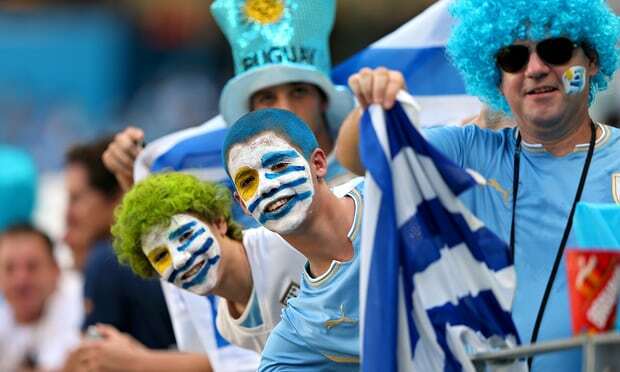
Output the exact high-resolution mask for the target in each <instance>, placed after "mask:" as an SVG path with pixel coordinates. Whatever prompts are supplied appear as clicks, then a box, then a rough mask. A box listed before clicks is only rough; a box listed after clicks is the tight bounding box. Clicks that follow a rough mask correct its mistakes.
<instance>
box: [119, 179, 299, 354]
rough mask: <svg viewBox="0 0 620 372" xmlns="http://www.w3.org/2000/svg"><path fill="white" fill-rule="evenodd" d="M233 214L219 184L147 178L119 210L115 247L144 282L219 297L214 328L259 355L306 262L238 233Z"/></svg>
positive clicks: (273, 241) (276, 239) (257, 235)
mask: <svg viewBox="0 0 620 372" xmlns="http://www.w3.org/2000/svg"><path fill="white" fill-rule="evenodd" d="M230 208H231V198H230V193H229V191H228V190H227V189H226V188H225V187H224V186H222V185H219V184H215V183H210V182H202V181H200V180H198V179H197V178H195V177H194V176H191V175H188V174H182V173H163V174H156V175H152V176H150V177H148V178H147V179H145V180H143V181H142V182H139V183H138V184H136V185H135V186H134V187H133V188H132V189H131V191H129V192H128V193H127V194H126V195H125V196H124V198H123V200H122V202H121V204H120V205H119V207H118V208H117V210H116V222H115V224H114V226H113V227H112V235H113V236H114V249H115V251H116V254H117V257H118V259H119V261H120V262H122V263H125V264H127V265H129V266H130V267H131V269H132V270H133V271H134V272H135V273H136V274H138V275H140V276H142V277H157V276H159V277H160V278H161V279H162V280H163V281H166V282H169V283H171V284H173V285H174V286H176V287H179V288H183V289H185V290H188V291H190V292H192V293H194V294H196V295H199V296H208V295H217V296H220V297H221V298H222V299H223V300H222V301H219V304H218V314H217V324H218V330H219V331H220V332H221V333H222V335H223V336H224V337H226V338H227V339H228V340H230V341H231V342H232V343H233V344H236V345H238V346H242V347H245V348H249V349H253V350H255V351H258V352H260V351H262V348H263V346H264V343H265V341H266V339H267V336H268V335H269V332H270V331H271V329H272V328H273V327H274V326H275V324H277V322H278V321H279V320H280V311H281V310H282V307H283V306H284V305H285V304H286V296H285V295H286V293H289V292H290V289H291V288H296V287H297V286H298V284H297V282H298V280H299V277H300V275H301V271H302V268H303V262H304V259H303V256H301V255H300V254H299V253H297V252H296V251H295V250H293V249H292V248H291V247H290V246H289V245H288V244H287V243H286V242H285V241H284V240H283V239H282V238H281V237H280V236H279V235H277V234H275V233H272V232H270V231H268V230H266V229H263V228H258V229H250V230H245V231H242V230H241V228H240V226H239V225H238V224H237V223H236V222H235V221H233V219H232V218H231V211H230ZM256 268H259V269H256ZM283 294H284V297H283ZM274 297H277V298H282V299H283V300H282V301H280V302H277V301H273V298H274ZM190 311H191V309H190ZM171 316H173V315H172V314H171ZM239 328H242V329H243V332H238V331H237V330H238V329H239ZM240 335H246V337H241V336H240ZM248 336H249V337H248Z"/></svg>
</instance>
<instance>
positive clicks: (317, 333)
mask: <svg viewBox="0 0 620 372" xmlns="http://www.w3.org/2000/svg"><path fill="white" fill-rule="evenodd" d="M222 155H223V158H224V159H223V162H224V165H225V167H226V171H227V172H228V175H229V176H230V178H231V180H232V181H233V184H234V186H235V196H236V198H237V199H238V200H239V201H240V202H241V204H242V205H243V207H244V209H245V210H246V211H247V212H249V213H250V214H251V215H252V217H254V218H255V219H256V221H258V222H259V223H260V224H262V225H263V226H264V227H266V228H267V229H269V230H271V231H273V232H276V233H278V234H280V236H282V237H283V238H284V240H286V241H287V242H288V243H289V244H290V245H291V246H293V247H294V248H295V249H297V250H298V251H299V252H300V253H301V254H303V255H304V256H305V257H306V259H307V260H308V261H307V263H306V266H305V270H304V273H303V276H302V280H301V285H300V289H299V294H298V296H297V297H296V298H293V299H290V300H289V301H288V304H287V307H286V308H285V309H284V310H283V311H282V320H281V321H280V323H279V324H278V325H277V326H276V328H274V330H273V331H272V332H271V334H270V336H269V339H268V340H267V344H266V345H265V349H264V350H263V353H262V355H261V357H262V359H261V365H260V368H259V370H260V371H303V370H307V371H358V370H359V368H360V365H359V344H360V342H359V328H358V319H359V267H360V260H359V257H360V254H359V249H360V242H361V240H360V226H361V217H362V204H363V203H362V198H361V187H362V186H361V184H357V185H353V184H352V185H350V187H349V188H348V189H347V190H346V191H345V192H346V195H344V196H342V197H341V196H339V195H338V194H337V193H336V192H332V190H330V189H329V187H328V186H327V183H326V182H325V175H326V174H327V160H326V156H325V152H324V151H323V150H322V149H321V148H320V147H319V146H318V144H317V141H316V139H315V138H314V135H313V134H312V131H311V130H310V129H308V126H307V125H306V124H304V122H303V121H301V120H300V119H299V118H298V117H296V116H295V115H294V114H293V113H291V112H290V111H284V110H279V109H265V110H258V111H254V112H252V113H249V114H247V115H245V116H243V117H242V118H241V119H239V120H238V121H237V122H236V123H235V124H234V125H233V126H232V127H231V128H230V131H229V132H228V135H227V136H226V140H225V141H224V146H223V151H222ZM342 194H344V192H343V193H342ZM326 330H327V331H328V332H326Z"/></svg>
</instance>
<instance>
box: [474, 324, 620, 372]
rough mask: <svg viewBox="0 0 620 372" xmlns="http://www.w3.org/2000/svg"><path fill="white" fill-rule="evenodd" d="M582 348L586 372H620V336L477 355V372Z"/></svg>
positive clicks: (590, 338) (595, 336)
mask: <svg viewBox="0 0 620 372" xmlns="http://www.w3.org/2000/svg"><path fill="white" fill-rule="evenodd" d="M574 348H581V349H582V353H583V368H582V372H601V371H604V372H613V371H619V372H620V333H617V332H614V333H605V334H597V335H583V336H576V337H573V338H569V339H565V340H557V341H545V342H538V343H536V344H532V345H524V346H519V347H516V348H512V349H509V350H499V351H491V352H484V353H477V354H474V355H473V356H472V358H471V360H472V362H473V363H474V366H475V367H476V371H479V372H482V371H500V370H504V369H506V367H507V366H509V365H511V364H513V363H515V361H517V360H519V359H526V358H528V357H530V356H536V355H540V354H546V353H553V352H558V351H563V350H568V349H574Z"/></svg>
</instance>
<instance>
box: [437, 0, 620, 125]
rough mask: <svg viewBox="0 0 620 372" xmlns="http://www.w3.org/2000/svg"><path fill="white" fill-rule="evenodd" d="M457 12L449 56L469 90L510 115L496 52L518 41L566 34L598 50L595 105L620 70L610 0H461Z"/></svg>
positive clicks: (619, 27) (592, 87) (615, 22)
mask: <svg viewBox="0 0 620 372" xmlns="http://www.w3.org/2000/svg"><path fill="white" fill-rule="evenodd" d="M451 12H452V15H453V16H454V17H455V18H456V20H457V24H456V26H455V27H454V30H453V32H452V36H451V38H450V40H449V41H448V54H449V56H450V58H451V59H452V63H453V64H454V65H455V66H456V67H457V68H458V69H459V70H460V71H461V75H462V76H463V78H464V80H465V84H466V86H467V91H468V93H469V94H472V95H475V96H478V97H479V98H480V99H481V100H482V101H484V102H485V103H487V104H488V105H490V106H491V107H492V108H494V109H497V110H502V111H504V112H506V113H510V108H509V106H508V102H506V99H505V98H504V96H503V95H502V93H501V91H500V88H499V86H500V80H501V71H500V70H499V68H498V67H497V65H496V62H495V55H496V53H497V52H498V51H499V50H500V49H501V48H502V47H505V46H507V45H511V44H512V43H514V41H515V40H518V39H521V40H534V41H539V40H542V39H546V38H549V37H558V36H565V37H568V38H569V39H571V40H573V41H575V42H578V43H584V44H585V45H587V46H588V47H589V48H591V49H593V50H594V51H595V52H596V54H597V57H598V66H599V72H598V74H596V75H595V76H593V78H592V79H591V81H590V91H589V92H590V103H592V101H593V100H594V97H595V96H596V93H597V92H598V91H602V90H605V89H606V88H607V82H608V80H609V79H611V77H612V75H613V74H614V72H615V71H616V65H617V63H618V54H617V53H618V49H617V47H616V44H617V42H618V36H619V32H620V22H619V20H618V17H617V16H616V15H615V14H614V13H613V11H611V10H610V9H609V7H608V6H607V4H606V3H605V1H604V0H457V1H455V3H454V4H452V7H451Z"/></svg>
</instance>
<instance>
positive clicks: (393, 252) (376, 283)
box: [360, 92, 519, 371]
mask: <svg viewBox="0 0 620 372" xmlns="http://www.w3.org/2000/svg"><path fill="white" fill-rule="evenodd" d="M398 100H399V103H397V104H396V105H395V107H394V108H393V109H391V110H389V111H387V112H384V111H383V110H382V109H381V108H380V107H377V106H372V107H371V108H370V109H369V110H367V111H366V112H365V113H364V115H363V117H362V122H361V127H360V131H361V133H360V136H361V138H360V153H361V156H362V161H363V163H364V165H365V166H366V169H367V173H366V190H365V194H364V195H365V199H364V202H365V208H364V220H363V227H362V255H361V259H362V261H361V277H360V314H361V321H362V324H361V328H360V332H361V339H362V366H363V370H364V371H397V370H401V371H461V370H466V371H473V370H474V367H473V365H472V363H471V361H470V360H469V358H468V354H469V353H471V352H477V351H489V350H491V349H494V348H502V347H510V346H515V345H516V344H517V343H518V342H519V341H518V336H517V331H516V329H515V326H514V324H513V322H512V318H511V315H510V308H511V303H512V298H513V293H514V289H515V272H514V267H513V265H512V262H511V259H510V256H509V254H508V247H507V245H506V244H505V243H504V242H502V241H501V240H500V239H499V238H498V237H497V236H495V235H494V234H493V233H492V232H491V231H490V230H488V229H487V228H486V227H484V225H483V224H482V223H481V222H480V221H479V220H478V219H477V218H476V217H475V216H473V215H472V214H471V213H470V212H469V211H468V210H467V209H466V208H465V207H464V206H463V205H462V204H461V203H460V201H459V200H458V199H457V195H459V194H460V193H462V192H463V191H465V190H466V189H468V188H470V187H473V186H475V185H476V184H477V183H480V182H484V180H483V179H481V177H480V176H479V175H477V174H475V173H474V172H468V171H465V170H464V169H462V168H460V167H458V166H457V165H455V164H454V163H452V162H451V161H449V160H448V159H446V158H445V157H444V156H443V155H442V154H441V153H439V152H438V151H437V150H435V149H434V148H433V147H432V146H431V145H429V144H428V143H427V142H426V140H425V139H424V137H423V136H422V135H421V134H420V133H419V132H418V130H417V129H416V126H415V125H414V124H412V123H416V114H417V112H416V103H415V102H414V101H413V99H412V98H411V96H409V95H407V94H406V93H404V92H401V93H399V97H398ZM517 369H519V368H517Z"/></svg>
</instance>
